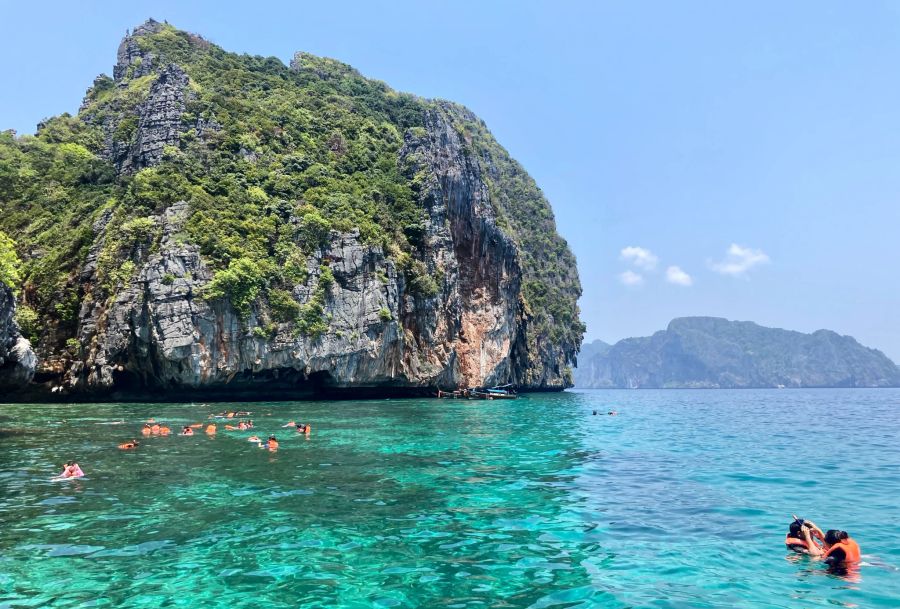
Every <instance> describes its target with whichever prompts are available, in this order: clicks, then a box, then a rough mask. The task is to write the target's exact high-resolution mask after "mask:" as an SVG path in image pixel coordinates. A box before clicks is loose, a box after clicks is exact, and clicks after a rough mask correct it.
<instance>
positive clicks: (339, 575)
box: [0, 390, 900, 609]
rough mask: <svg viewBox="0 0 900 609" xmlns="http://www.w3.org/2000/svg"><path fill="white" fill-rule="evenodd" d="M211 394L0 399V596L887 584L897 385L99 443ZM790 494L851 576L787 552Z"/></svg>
mask: <svg viewBox="0 0 900 609" xmlns="http://www.w3.org/2000/svg"><path fill="white" fill-rule="evenodd" d="M211 408H213V407H210V406H206V407H204V406H201V405H199V404H197V405H193V404H181V405H177V404H155V405H154V404H83V405H3V406H0V609H5V608H7V607H10V608H11V607H104V606H106V607H120V606H121V607H124V606H128V607H164V606H185V607H201V606H202V607H258V606H260V605H261V604H263V603H265V604H266V606H267V607H270V608H278V607H323V608H324V607H328V608H336V607H340V608H355V607H450V608H463V607H496V608H513V607H523V608H526V607H530V608H535V609H538V608H544V607H554V608H587V607H612V608H616V607H621V608H625V607H659V608H676V607H685V608H687V607H690V608H705V607H723V608H724V607H783V608H792V607H797V608H800V607H803V608H807V607H833V606H835V605H838V606H846V607H897V606H898V605H900V577H898V576H900V573H898V570H897V565H898V564H900V538H898V534H897V533H898V528H897V523H898V522H900V506H898V501H897V498H898V496H900V493H898V491H900V451H898V448H897V447H898V445H900V442H898V441H900V425H898V423H900V411H898V408H900V391H897V390H809V391H805V390H784V391H776V390H772V391H633V392H620V391H584V392H566V393H564V394H548V395H530V396H528V397H527V398H525V399H521V400H517V401H515V402H468V401H438V400H381V401H361V402H351V401H345V402H298V403H256V404H248V405H242V406H241V408H248V409H250V410H252V411H253V412H254V414H253V419H254V420H255V422H256V424H257V426H256V428H255V429H254V430H253V431H252V432H249V431H248V432H237V431H224V430H223V429H222V428H221V426H220V428H219V433H218V434H217V435H216V436H215V437H207V436H206V435H204V434H203V433H199V434H198V435H195V436H193V437H179V436H172V437H151V438H147V439H146V440H145V441H143V442H142V445H141V446H140V448H139V449H138V450H136V451H133V452H126V451H120V450H117V449H116V445H117V444H118V443H119V442H122V441H124V440H128V439H130V438H131V437H135V436H136V437H138V438H140V435H139V430H140V427H141V424H142V422H143V421H145V420H146V419H147V418H148V417H156V418H158V419H161V420H164V421H166V422H168V423H169V424H170V425H171V427H172V428H173V430H178V429H180V426H181V425H183V424H187V423H193V422H200V421H201V420H205V418H206V416H207V415H208V414H209V412H210V409H211ZM215 408H216V409H221V406H219V405H217V406H216V407H215ZM594 410H598V411H600V413H601V414H600V415H598V416H594V415H592V412H593V411H594ZM609 410H616V411H618V412H619V415H618V416H614V417H611V416H606V415H605V413H606V412H607V411H609ZM119 419H123V420H124V422H125V424H123V425H111V424H109V423H112V422H115V421H117V420H119ZM289 419H297V420H302V421H311V422H312V423H313V434H312V436H311V437H310V438H309V439H306V438H304V437H302V436H296V435H294V433H293V432H291V431H290V430H285V429H281V428H280V425H281V424H283V423H284V422H285V421H287V420H289ZM253 433H255V434H257V435H263V434H270V433H275V434H277V435H278V436H279V439H280V440H281V447H280V449H279V450H278V451H277V452H275V453H270V452H268V451H264V450H260V449H258V448H256V447H255V446H254V445H252V444H251V443H249V442H247V441H246V438H247V437H248V436H250V435H251V434H253ZM72 458H77V459H78V461H79V463H80V464H81V466H82V468H83V469H84V470H85V472H86V473H87V477H86V478H84V479H81V480H77V481H66V482H54V481H51V480H50V478H51V477H52V476H53V475H54V474H56V473H57V472H58V471H60V470H61V467H60V464H61V463H63V462H64V461H66V460H68V459H72ZM792 512H797V513H801V514H803V515H805V516H807V517H809V518H812V519H814V520H816V521H817V522H818V523H819V524H821V525H822V526H823V527H825V528H830V527H836V528H843V529H847V530H849V531H850V532H851V533H852V534H853V535H854V537H856V538H857V539H858V540H859V541H860V544H861V545H862V548H863V553H864V557H865V563H864V565H863V567H862V568H861V571H860V574H859V576H858V577H856V578H852V579H847V578H841V577H837V576H833V575H829V574H827V573H826V572H825V571H824V569H822V568H821V566H820V565H818V564H816V563H813V562H810V561H808V560H806V559H800V560H795V559H794V557H790V556H788V555H787V553H786V552H785V551H784V548H783V545H782V541H783V537H784V530H785V527H786V525H787V522H788V519H789V515H790V514H791V513H792Z"/></svg>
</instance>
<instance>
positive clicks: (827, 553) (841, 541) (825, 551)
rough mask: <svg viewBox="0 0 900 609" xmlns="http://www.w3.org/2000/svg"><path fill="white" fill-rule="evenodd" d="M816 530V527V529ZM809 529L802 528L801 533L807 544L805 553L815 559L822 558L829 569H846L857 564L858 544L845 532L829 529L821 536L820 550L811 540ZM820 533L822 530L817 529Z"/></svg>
mask: <svg viewBox="0 0 900 609" xmlns="http://www.w3.org/2000/svg"><path fill="white" fill-rule="evenodd" d="M816 528H817V529H818V527H816ZM810 529H811V528H809V527H803V528H802V529H801V532H802V534H803V539H804V541H806V543H807V553H808V554H809V555H810V556H814V557H816V558H822V559H824V560H825V563H826V564H828V566H829V567H846V566H847V565H850V564H854V563H858V562H859V560H860V557H861V552H860V549H859V544H858V543H856V541H855V540H853V539H852V538H851V537H850V535H849V534H848V533H847V531H839V530H837V529H829V530H828V531H827V532H825V534H824V535H822V547H821V548H820V547H819V546H818V545H816V543H815V542H814V541H813V539H812V533H811V531H810ZM818 532H819V533H821V532H822V529H818Z"/></svg>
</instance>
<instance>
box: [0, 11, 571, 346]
mask: <svg viewBox="0 0 900 609" xmlns="http://www.w3.org/2000/svg"><path fill="white" fill-rule="evenodd" d="M430 107H432V102H429V101H427V100H423V99H420V98H417V97H415V96H412V95H407V94H402V93H397V92H395V91H393V90H391V89H390V88H389V87H387V86H386V85H385V84H384V83H381V82H378V81H374V80H369V79H366V78H364V77H363V76H361V75H360V74H359V73H358V72H356V71H355V70H354V69H352V68H350V67H349V66H347V65H345V64H342V63H340V62H337V61H334V60H331V59H324V58H319V57H315V56H312V55H308V54H304V53H301V54H298V55H297V56H295V58H294V60H293V61H292V62H291V65H290V66H286V65H284V64H283V63H282V62H281V61H280V60H278V59H276V58H273V57H257V56H249V55H238V54H234V53H228V52H226V51H224V50H222V49H221V48H219V47H217V46H216V45H214V44H211V43H209V42H208V41H206V40H204V39H203V38H200V37H199V36H195V35H193V34H189V33H186V32H183V31H179V30H177V29H175V28H173V27H171V26H169V25H167V24H159V23H156V22H152V21H151V22H148V23H147V24H144V25H143V26H141V27H140V28H138V29H137V30H135V33H134V34H133V35H132V36H130V37H128V38H126V40H125V41H123V45H122V47H121V48H120V50H119V64H118V65H117V66H116V78H115V79H112V78H109V77H108V76H100V77H98V78H97V79H96V80H95V81H94V85H93V86H92V87H91V89H90V90H89V91H88V93H87V96H86V97H85V100H84V103H83V105H82V108H81V109H80V111H79V113H78V115H77V116H70V115H68V114H63V115H61V116H57V117H54V118H51V119H48V120H46V121H44V122H43V123H42V124H41V125H40V126H39V128H38V131H37V134H36V135H35V136H27V135H26V136H21V137H16V136H15V135H14V134H13V133H11V132H3V133H0V207H2V210H3V214H2V215H0V228H2V229H3V230H5V231H6V232H7V233H9V234H10V235H12V236H14V237H15V239H16V242H17V249H18V253H19V257H20V258H21V259H22V265H21V270H20V275H21V277H20V279H21V281H18V279H16V278H17V277H18V276H17V275H16V274H15V273H13V272H7V271H6V270H5V269H6V268H7V265H6V264H5V262H4V261H5V260H6V257H7V254H5V253H4V252H5V251H6V250H4V249H3V248H4V247H6V249H9V246H8V245H7V246H4V243H5V242H3V241H2V240H0V264H2V265H3V266H2V267H0V272H2V273H3V275H2V276H0V279H2V280H3V281H4V282H9V281H16V282H17V283H18V284H19V286H20V287H21V291H22V296H21V300H22V303H21V304H22V306H23V307H24V308H25V309H26V310H27V311H29V312H30V313H29V315H32V316H33V317H34V318H36V320H37V321H34V320H32V321H33V323H31V324H30V326H31V327H32V328H35V329H36V328H43V336H42V337H41V338H42V340H43V345H42V347H43V350H44V354H45V355H47V354H52V353H53V352H54V351H60V352H61V351H63V350H64V349H65V346H66V340H68V339H71V338H73V337H74V336H75V335H76V331H77V318H78V314H79V310H80V308H81V307H82V306H83V305H84V302H85V301H89V302H90V301H93V302H95V303H99V304H101V305H103V304H108V303H110V302H112V299H113V298H114V297H115V295H116V294H117V293H118V292H119V291H121V290H122V289H123V287H124V286H126V285H127V284H128V283H129V282H131V281H133V280H135V278H136V275H137V272H138V271H139V269H140V267H141V264H142V263H143V262H144V261H146V259H147V257H148V256H150V255H152V254H153V253H154V252H156V251H157V250H158V249H159V247H160V239H161V235H162V226H161V220H160V218H161V214H162V212H163V211H164V210H165V209H166V208H167V207H169V206H171V205H172V204H173V203H176V202H178V201H186V202H188V210H189V211H188V216H187V219H186V221H185V222H184V225H183V227H182V229H181V232H180V233H179V234H177V235H176V239H178V240H180V242H182V243H185V244H195V245H196V246H198V247H199V248H200V252H201V254H202V256H203V257H204V259H205V261H206V262H207V264H208V265H209V266H210V268H212V269H213V270H214V272H215V275H214V277H213V279H212V281H211V282H210V283H209V284H208V285H207V286H206V287H205V289H203V290H202V296H203V297H204V298H206V299H208V300H216V299H227V300H229V301H230V302H231V304H232V305H233V306H234V307H235V309H236V310H237V311H238V312H239V313H240V314H241V315H242V316H243V317H245V318H246V317H247V316H248V315H249V314H250V313H251V310H253V307H255V306H257V307H262V308H264V309H265V310H266V311H268V312H269V313H268V315H270V317H271V318H272V319H275V320H276V321H279V322H288V321H289V322H291V323H294V324H295V325H296V331H297V332H298V333H300V334H303V335H309V336H319V335H321V334H323V333H325V332H327V331H328V320H327V319H326V318H325V317H324V316H323V305H324V299H325V298H326V290H327V287H328V281H330V280H331V281H333V279H329V277H330V270H329V269H328V268H327V266H325V267H324V268H323V269H319V272H318V274H317V285H316V286H313V288H312V289H313V292H312V299H311V300H310V301H309V302H307V303H305V304H302V305H301V304H300V303H298V302H296V301H295V300H294V299H293V296H292V294H291V290H292V288H293V287H294V286H296V285H297V284H299V283H302V282H304V281H306V280H307V276H308V273H309V269H308V267H307V263H308V257H309V256H310V255H311V254H312V253H314V252H316V251H318V250H320V249H321V248H322V247H323V246H324V245H326V244H327V243H328V241H329V239H330V235H331V232H332V231H340V232H349V231H358V233H359V239H360V241H361V242H363V243H364V244H371V245H378V246H380V247H381V248H383V250H384V251H385V252H387V253H388V255H389V256H391V257H392V258H393V259H394V260H395V261H396V263H397V267H398V268H399V269H400V270H401V272H403V274H404V275H405V277H406V280H407V286H408V289H409V291H410V292H411V293H413V294H417V295H419V296H420V297H423V298H429V297H432V296H434V295H436V294H437V293H438V291H439V290H440V288H441V286H440V281H439V280H440V276H439V275H438V276H437V278H436V277H435V276H434V275H433V274H430V273H428V272H426V269H425V266H424V264H423V262H422V260H421V258H422V255H423V254H422V252H423V244H422V239H423V235H424V226H423V223H424V221H425V218H424V211H423V209H422V207H421V205H420V203H419V202H418V201H417V198H416V191H415V185H414V184H413V183H412V181H411V180H409V179H407V177H405V176H404V175H403V173H402V171H401V168H400V167H399V166H398V152H399V151H400V149H401V147H402V146H403V143H404V136H405V134H407V133H410V132H412V133H415V132H419V131H421V130H423V127H424V116H425V113H426V112H427V111H428V109H429V108H430ZM457 120H458V124H457V128H458V129H459V130H460V132H464V133H466V134H467V138H468V141H470V142H471V144H472V148H471V150H470V151H469V152H470V153H471V154H472V155H473V156H475V157H478V158H487V159H490V160H491V166H492V168H493V169H492V171H489V172H486V173H487V174H488V175H487V176H486V177H487V179H488V180H489V184H490V187H491V199H492V200H491V203H492V205H493V207H494V209H495V211H496V213H497V215H498V218H499V221H500V223H501V227H502V228H503V230H504V231H506V232H507V233H508V234H509V235H510V237H512V239H513V240H514V241H515V243H516V244H517V246H518V248H519V250H520V254H521V261H520V265H521V267H522V271H523V275H524V277H523V294H524V299H525V307H526V309H527V310H528V311H529V312H530V313H531V316H532V321H531V324H530V327H529V333H530V334H529V342H531V343H546V342H552V343H561V344H563V345H564V348H563V351H567V352H568V351H572V352H574V350H575V349H576V348H577V347H576V346H577V345H578V344H579V343H580V338H581V334H582V332H583V326H582V324H581V322H580V321H579V319H578V309H577V305H576V300H577V298H578V296H579V295H580V287H579V284H578V278H577V273H576V271H575V261H574V258H573V257H572V254H571V253H570V252H569V250H568V248H567V246H566V244H565V241H563V240H562V239H561V238H560V237H559V236H558V235H557V234H556V232H555V225H554V221H553V215H552V212H551V210H550V208H549V205H548V203H547V201H546V200H545V199H544V197H543V195H542V194H541V192H540V190H539V189H538V188H537V186H536V185H535V184H534V182H533V180H531V178H530V177H529V176H528V175H527V174H526V173H525V171H524V170H523V169H522V168H521V167H520V166H519V165H518V164H517V163H516V162H515V161H513V160H512V159H511V158H510V157H509V155H508V154H507V153H506V151H505V150H503V149H502V148H501V147H500V146H499V144H497V142H496V141H495V140H494V139H493V138H492V136H491V135H490V133H489V132H488V131H487V130H486V128H485V127H484V125H483V123H481V122H480V121H477V120H468V119H465V118H464V117H463V115H462V114H460V115H459V116H458V117H457ZM90 260H95V265H96V271H95V272H94V273H93V274H92V275H91V277H92V278H93V279H92V280H93V282H94V284H95V285H86V284H85V275H84V274H83V269H85V267H86V265H88V266H90V265H89V262H90ZM9 268H10V269H13V270H15V269H17V266H9ZM313 268H315V267H313ZM176 280H177V278H176V277H174V276H168V275H167V276H166V277H164V278H163V283H166V284H167V285H171V284H172V283H174V282H175V281H176ZM381 318H382V319H383V320H389V319H390V318H391V314H390V312H389V311H385V312H384V313H382V314H381ZM35 331H36V330H35ZM258 333H259V334H265V333H266V332H265V331H264V330H261V331H260V332H258ZM35 338H36V337H35Z"/></svg>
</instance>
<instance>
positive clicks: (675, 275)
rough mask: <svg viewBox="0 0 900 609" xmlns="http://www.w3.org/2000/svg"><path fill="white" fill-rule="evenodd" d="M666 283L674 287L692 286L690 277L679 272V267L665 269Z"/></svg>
mask: <svg viewBox="0 0 900 609" xmlns="http://www.w3.org/2000/svg"><path fill="white" fill-rule="evenodd" d="M666 281H668V282H669V283H674V284H675V285H683V286H689V285H693V284H694V280H693V279H691V276H690V275H688V274H687V273H685V272H684V271H682V270H681V268H680V267H677V266H670V267H669V268H667V269H666Z"/></svg>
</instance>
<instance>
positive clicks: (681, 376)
mask: <svg viewBox="0 0 900 609" xmlns="http://www.w3.org/2000/svg"><path fill="white" fill-rule="evenodd" d="M574 377H575V386H576V387H579V388H585V389H591V388H593V389H638V388H641V389H661V388H672V389H675V388H697V389H702V388H708V389H716V388H722V389H725V388H763V387H898V386H900V368H898V367H897V365H896V364H894V362H892V361H891V360H890V359H888V357H887V356H885V355H884V354H883V353H882V352H881V351H878V350H876V349H869V348H867V347H864V346H863V345H861V344H859V343H858V342H857V341H856V339H854V338H853V337H851V336H841V335H840V334H837V333H836V332H832V331H831V330H817V331H816V332H813V333H812V334H803V333H802V332H793V331H790V330H782V329H779V328H766V327H763V326H760V325H758V324H755V323H753V322H749V321H729V320H727V319H722V318H719V317H681V318H677V319H673V320H672V321H671V322H670V323H669V326H668V328H666V329H665V330H662V331H660V332H657V333H655V334H654V335H653V336H646V337H641V338H626V339H624V340H621V341H619V342H617V343H616V344H615V345H609V344H607V343H604V342H603V341H599V340H598V341H594V342H593V343H585V344H584V346H583V347H582V350H581V355H579V357H578V368H577V369H576V370H575V374H574Z"/></svg>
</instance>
